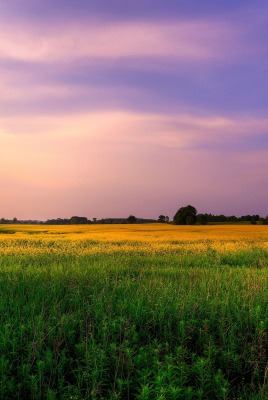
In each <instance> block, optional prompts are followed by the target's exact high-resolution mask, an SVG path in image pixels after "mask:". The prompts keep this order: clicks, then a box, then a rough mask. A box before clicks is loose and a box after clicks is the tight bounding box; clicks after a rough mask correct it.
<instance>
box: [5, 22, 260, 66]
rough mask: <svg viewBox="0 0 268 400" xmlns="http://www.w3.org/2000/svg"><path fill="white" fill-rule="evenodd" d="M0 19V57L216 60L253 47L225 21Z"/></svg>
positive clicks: (32, 59) (51, 61)
mask: <svg viewBox="0 0 268 400" xmlns="http://www.w3.org/2000/svg"><path fill="white" fill-rule="evenodd" d="M1 22H2V23H1V25H0V26H1V27H0V54H1V56H2V57H3V58H6V59H16V60H23V61H33V62H46V63H53V62H55V61H60V62H66V61H71V60H76V59H81V58H92V59H96V58H97V59H117V58H134V57H160V58H164V57H172V58H175V59H185V60H212V59H223V58H225V57H226V54H228V55H229V56H233V57H234V56H236V55H237V53H239V54H241V52H242V53H245V52H246V53H248V51H249V46H248V47H245V46H241V42H240V40H241V36H242V32H241V30H242V28H240V29H239V28H237V27H234V26H233V24H230V23H228V22H223V21H217V22H211V21H202V20H201V21H184V22H172V23H169V24H165V23H157V22H147V23H146V22H139V23H138V22H128V23H117V24H112V23H110V24H107V23H106V24H98V25H96V24H94V23H91V24H90V22H89V23H87V24H82V25H81V24H79V25H77V24H75V23H68V24H65V25H55V26H52V25H50V26H41V25H39V26H38V27H36V26H34V25H30V26H29V25H27V26H26V25H20V26H10V25H7V24H6V23H5V22H4V21H1ZM250 50H251V51H252V50H253V49H250Z"/></svg>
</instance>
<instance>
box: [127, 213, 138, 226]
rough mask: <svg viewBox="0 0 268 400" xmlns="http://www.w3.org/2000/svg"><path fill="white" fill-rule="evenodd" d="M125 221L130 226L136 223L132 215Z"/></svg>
mask: <svg viewBox="0 0 268 400" xmlns="http://www.w3.org/2000/svg"><path fill="white" fill-rule="evenodd" d="M127 221H128V222H129V223H130V224H134V223H135V222H137V218H136V217H135V216H134V215H130V216H129V217H128V218H127Z"/></svg>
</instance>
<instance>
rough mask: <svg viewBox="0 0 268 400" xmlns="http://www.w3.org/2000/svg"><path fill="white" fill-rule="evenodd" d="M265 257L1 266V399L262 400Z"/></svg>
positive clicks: (7, 261)
mask: <svg viewBox="0 0 268 400" xmlns="http://www.w3.org/2000/svg"><path fill="white" fill-rule="evenodd" d="M261 256H262V260H263V262H262V266H261V267H258V268H257V265H260V261H259V260H260V252H256V251H255V252H254V251H253V252H250V251H248V252H241V253H236V254H233V255H232V254H229V255H224V256H223V255H222V254H220V253H217V252H216V251H211V252H207V253H202V254H199V255H198V257H197V254H195V253H191V252H180V253H178V254H165V255H163V256H162V255H157V256H151V257H150V256H144V255H142V254H141V253H139V251H138V249H137V251H136V252H132V253H131V254H126V253H124V252H121V253H120V252H119V253H118V254H117V256H116V257H115V256H114V254H111V255H109V254H94V255H84V256H74V255H73V256H72V255H65V254H62V255H55V254H45V255H39V256H38V255H35V256H34V255H32V256H31V255H20V256H19V255H18V256H17V257H14V255H6V256H2V257H1V258H0V293H1V297H0V313H1V319H0V332H1V340H0V376H1V385H0V399H3V400H4V399H13V398H14V399H15V398H16V399H40V400H41V399H48V400H54V399H77V400H84V399H122V400H124V399H143V400H145V399H151V400H154V399H167V400H169V399H174V400H175V399H176V400H177V399H182V400H185V399H189V400H190V399H192V400H195V399H204V400H206V399H207V400H210V399H219V400H227V399H237V400H238V399H243V400H247V399H249V400H250V399H251V400H253V399H255V400H266V399H267V390H268V380H267V366H266V365H267V328H268V315H267V262H268V253H267V251H264V250H263V252H262V254H261ZM254 266H255V267H254Z"/></svg>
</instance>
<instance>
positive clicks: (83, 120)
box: [0, 0, 268, 219]
mask: <svg viewBox="0 0 268 400" xmlns="http://www.w3.org/2000/svg"><path fill="white" fill-rule="evenodd" d="M203 3H205V4H203ZM267 43H268V3H267V1H266V0H265V1H264V0H263V1H260V0H254V1H253V0H251V1H249V0H235V1H234V0H232V1H230V0H229V1H216V0H207V1H206V2H201V1H200V0H188V1H187V2H186V1H180V0H177V1H174V0H158V1H156V0H147V1H146V0H143V1H141V2H137V1H134V0H132V1H128V0H120V1H119V0H113V1H110V0H109V1H108V0H102V1H99V0H65V1H62V0H53V1H52V0H46V1H45V0H1V2H0V94H1V96H0V183H1V196H0V218H1V217H5V218H13V217H17V218H21V219H22V218H33V219H47V218H53V217H70V216H72V215H84V216H87V217H88V218H93V217H97V218H101V217H127V216H128V215H129V214H134V215H136V216H139V217H152V218H156V217H158V215H159V214H165V215H169V216H170V217H173V215H174V214H175V212H176V210H177V209H178V208H179V207H181V206H184V205H187V204H192V205H194V206H195V207H196V208H197V209H198V211H199V212H212V213H224V214H229V215H230V214H236V215H241V214H247V213H250V214H256V213H258V214H261V215H264V216H265V215H267V214H268V46H267Z"/></svg>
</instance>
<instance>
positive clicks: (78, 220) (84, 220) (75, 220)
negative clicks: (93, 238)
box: [70, 216, 88, 224]
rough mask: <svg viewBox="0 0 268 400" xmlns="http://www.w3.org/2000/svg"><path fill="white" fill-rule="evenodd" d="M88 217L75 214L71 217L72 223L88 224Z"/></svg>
mask: <svg viewBox="0 0 268 400" xmlns="http://www.w3.org/2000/svg"><path fill="white" fill-rule="evenodd" d="M87 223H88V219H87V218H86V217H77V216H74V217H72V218H71V219H70V224H87Z"/></svg>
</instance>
